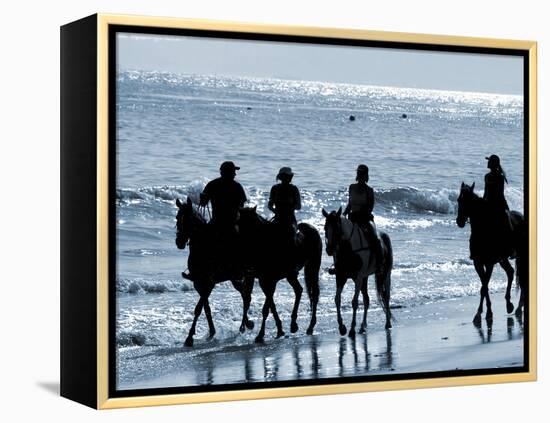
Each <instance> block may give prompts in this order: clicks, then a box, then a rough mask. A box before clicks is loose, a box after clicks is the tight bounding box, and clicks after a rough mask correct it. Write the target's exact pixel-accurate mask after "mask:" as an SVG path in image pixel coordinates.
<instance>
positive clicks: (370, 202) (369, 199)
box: [366, 187, 374, 214]
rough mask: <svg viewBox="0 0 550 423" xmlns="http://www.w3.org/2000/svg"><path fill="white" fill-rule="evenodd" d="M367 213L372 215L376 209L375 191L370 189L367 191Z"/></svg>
mask: <svg viewBox="0 0 550 423" xmlns="http://www.w3.org/2000/svg"><path fill="white" fill-rule="evenodd" d="M366 209H367V213H369V214H372V210H373V209H374V190H373V189H372V188H371V187H369V188H368V190H367V206H366Z"/></svg>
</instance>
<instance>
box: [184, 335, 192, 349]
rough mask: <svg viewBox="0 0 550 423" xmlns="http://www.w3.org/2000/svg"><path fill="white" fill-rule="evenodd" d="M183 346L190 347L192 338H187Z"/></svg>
mask: <svg viewBox="0 0 550 423" xmlns="http://www.w3.org/2000/svg"><path fill="white" fill-rule="evenodd" d="M184 345H185V346H186V347H192V346H193V338H190V337H188V338H187V339H186V340H185V343H184Z"/></svg>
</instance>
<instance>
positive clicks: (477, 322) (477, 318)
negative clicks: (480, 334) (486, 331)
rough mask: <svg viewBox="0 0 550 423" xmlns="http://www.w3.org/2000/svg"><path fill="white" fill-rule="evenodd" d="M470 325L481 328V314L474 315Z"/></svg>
mask: <svg viewBox="0 0 550 423" xmlns="http://www.w3.org/2000/svg"><path fill="white" fill-rule="evenodd" d="M472 323H473V324H474V326H475V327H478V328H479V327H481V314H476V315H475V316H474V320H472Z"/></svg>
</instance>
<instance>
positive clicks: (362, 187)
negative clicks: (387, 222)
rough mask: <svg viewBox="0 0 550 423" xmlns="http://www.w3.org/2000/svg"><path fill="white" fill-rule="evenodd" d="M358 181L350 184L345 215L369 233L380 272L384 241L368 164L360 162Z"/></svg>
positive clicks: (368, 236)
mask: <svg viewBox="0 0 550 423" xmlns="http://www.w3.org/2000/svg"><path fill="white" fill-rule="evenodd" d="M355 180H356V181H357V182H356V183H355V184H351V185H350V186H349V199H348V205H347V206H346V209H345V210H344V216H348V218H349V220H351V221H352V222H353V223H356V224H357V225H359V226H360V227H361V228H362V229H363V230H365V232H366V234H367V238H368V240H369V244H370V245H372V247H373V249H374V254H375V257H376V263H377V265H376V268H377V270H376V272H377V273H379V272H380V271H381V269H382V265H383V255H382V243H381V241H380V238H379V236H378V231H377V230H376V225H375V224H374V215H373V214H372V210H373V208H374V190H373V189H372V187H370V186H369V185H368V184H367V182H368V181H369V168H368V167H367V165H364V164H360V165H359V166H358V167H357V176H356V177H355Z"/></svg>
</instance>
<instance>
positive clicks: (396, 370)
mask: <svg viewBox="0 0 550 423" xmlns="http://www.w3.org/2000/svg"><path fill="white" fill-rule="evenodd" d="M478 301H479V298H478V297H476V296H467V297H462V298H458V299H453V300H447V301H439V302H437V303H431V304H425V305H422V306H418V307H411V308H401V309H396V310H393V313H394V316H395V319H396V320H395V323H394V326H393V328H392V329H390V330H388V331H386V330H385V329H384V328H383V325H382V324H381V323H380V321H379V320H378V319H373V320H374V321H371V322H369V325H368V331H367V334H366V335H361V334H357V335H356V337H355V339H350V338H349V337H347V336H340V335H338V333H337V331H336V329H337V324H336V316H326V317H324V318H323V317H322V319H328V321H321V322H320V324H321V325H332V326H333V327H334V331H333V333H322V334H317V335H313V336H307V335H305V334H304V330H305V326H303V325H302V327H301V329H300V331H299V332H298V333H295V334H290V333H289V331H288V330H287V335H286V336H285V337H284V338H280V339H274V338H273V336H274V334H275V331H274V330H273V328H272V327H268V331H267V334H266V335H267V336H266V340H265V343H264V344H255V343H253V337H252V336H251V335H255V334H256V332H257V327H256V328H255V329H254V330H253V331H251V332H249V333H248V334H247V335H244V336H242V335H236V336H235V338H234V339H233V340H231V339H224V340H217V339H216V338H214V339H212V340H207V339H205V338H203V339H201V338H197V339H196V341H195V346H194V347H192V348H187V347H184V346H183V344H182V345H181V346H180V345H177V346H175V347H154V346H142V347H125V348H120V349H119V350H118V357H117V361H118V369H119V372H118V387H119V389H122V390H124V389H143V388H158V387H178V386H196V385H212V384H222V383H229V384H231V383H247V382H264V381H265V382H272V381H286V380H304V379H317V380H318V379H323V378H338V377H349V376H368V375H380V374H405V373H419V372H436V371H446V370H456V369H460V370H468V369H486V368H491V369H494V368H502V367H521V366H522V365H523V362H524V361H523V360H524V357H523V353H524V350H523V348H524V347H523V345H524V343H523V322H522V320H521V319H518V318H516V317H515V316H513V315H507V314H506V311H505V304H504V299H503V293H502V292H498V293H493V294H492V301H493V312H494V320H493V323H492V325H488V324H487V322H486V320H485V319H483V321H482V325H481V327H479V328H478V327H475V326H474V325H473V323H472V318H473V315H474V313H475V311H476V309H477V305H478ZM514 302H515V303H516V302H517V300H515V299H514ZM372 313H381V312H380V310H378V311H376V310H374V311H369V316H371V315H372ZM251 317H253V318H254V319H257V317H258V316H255V315H254V316H251ZM344 321H345V322H346V324H347V325H348V328H349V321H350V315H349V314H345V315H344ZM257 323H259V322H257ZM289 323H290V322H289V321H283V324H284V325H285V330H286V328H287V327H288V326H289ZM269 328H271V330H269ZM184 335H185V334H184V333H182V340H183V338H184ZM243 338H245V339H243Z"/></svg>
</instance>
